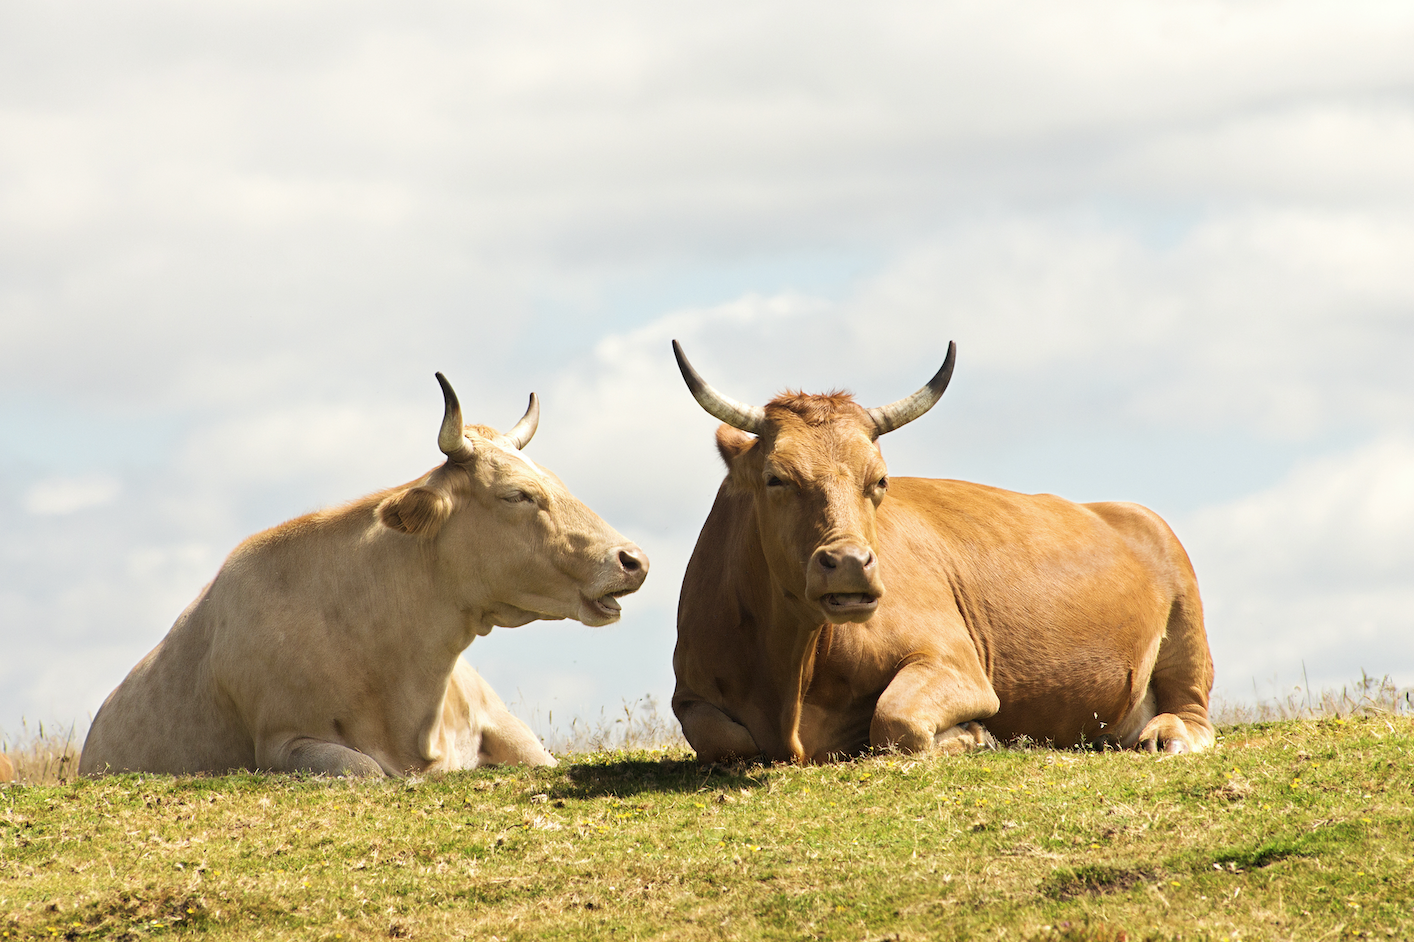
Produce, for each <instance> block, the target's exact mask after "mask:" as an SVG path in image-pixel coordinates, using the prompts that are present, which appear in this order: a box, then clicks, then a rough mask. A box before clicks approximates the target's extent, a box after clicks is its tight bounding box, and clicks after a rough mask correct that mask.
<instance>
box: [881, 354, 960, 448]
mask: <svg viewBox="0 0 1414 942" xmlns="http://www.w3.org/2000/svg"><path fill="white" fill-rule="evenodd" d="M956 359H957V344H955V343H953V342H952V341H951V340H949V341H948V355H947V357H946V358H944V360H943V365H942V366H941V367H939V368H938V372H936V373H934V374H933V378H932V379H930V380H928V385H926V386H924V387H923V388H922V389H920V390H918V392H916V393H914V394H913V395H911V396H905V397H904V398H902V399H900V400H899V401H898V402H891V403H889V404H888V405H886V406H878V407H876V408H873V409H868V410H865V411H867V412H868V413H869V418H871V419H873V420H874V425H875V427H876V428H878V430H879V434H880V435H883V434H885V433H886V432H892V431H893V430H894V429H896V428H902V427H903V426H905V425H907V424H908V423H909V422H912V421H913V420H914V419H916V418H918V417H919V416H920V415H922V414H923V413H925V412H927V411H928V410H929V409H931V408H933V406H935V405H937V403H938V400H939V399H941V398H942V397H943V390H945V389H947V388H948V380H950V379H952V368H953V362H954V361H955V360H956Z"/></svg>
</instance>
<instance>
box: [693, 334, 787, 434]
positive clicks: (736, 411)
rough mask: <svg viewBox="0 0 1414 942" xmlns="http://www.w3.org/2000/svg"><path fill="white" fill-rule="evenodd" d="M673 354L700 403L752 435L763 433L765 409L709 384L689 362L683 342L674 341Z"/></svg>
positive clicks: (713, 413) (723, 419) (709, 410)
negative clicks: (739, 399)
mask: <svg viewBox="0 0 1414 942" xmlns="http://www.w3.org/2000/svg"><path fill="white" fill-rule="evenodd" d="M673 356H675V357H677V361H678V369H679V370H680V371H681V372H682V378H683V380H684V381H685V382H686V383H687V388H688V389H689V390H690V391H691V392H692V397H693V398H694V399H696V400H697V404H698V405H700V406H701V407H702V408H704V409H706V410H707V412H708V413H709V414H711V415H714V416H716V417H717V418H719V419H721V420H722V421H723V422H725V423H727V424H728V425H730V426H732V427H734V428H739V429H741V430H742V431H743V432H750V433H751V434H752V435H760V434H761V426H762V423H764V422H765V421H766V410H765V409H762V408H761V407H760V406H748V405H743V404H742V403H740V402H737V401H736V400H735V399H732V398H730V397H728V396H724V395H722V394H721V393H719V392H717V390H715V389H713V388H712V387H711V386H708V385H707V381H706V380H704V379H703V378H702V377H701V376H699V375H698V373H697V371H696V370H694V369H693V368H692V364H691V363H689V362H687V355H686V354H684V353H683V352H682V344H680V343H678V342H677V341H676V340H674V341H673Z"/></svg>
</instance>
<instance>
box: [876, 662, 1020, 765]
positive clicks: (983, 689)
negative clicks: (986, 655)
mask: <svg viewBox="0 0 1414 942" xmlns="http://www.w3.org/2000/svg"><path fill="white" fill-rule="evenodd" d="M966 668H967V665H963V666H962V668H958V667H953V666H949V665H946V664H940V663H938V662H937V661H935V660H933V659H931V658H918V659H915V660H912V661H910V662H908V663H906V664H905V665H904V666H903V668H902V669H901V670H899V672H898V673H897V674H895V675H894V679H893V680H892V681H891V682H890V683H889V685H888V687H886V688H884V692H883V693H882V694H880V695H879V702H878V704H877V705H876V706H875V707H874V719H873V721H872V722H871V723H870V724H869V744H870V745H871V746H874V747H876V748H883V749H889V748H893V749H900V750H902V751H904V752H941V753H948V754H954V753H960V752H965V751H968V750H971V749H981V748H990V747H994V746H996V744H997V741H996V740H995V739H994V738H993V737H992V734H991V733H989V732H988V731H987V729H986V727H984V726H983V725H982V724H981V723H980V722H979V720H983V719H986V718H987V717H989V716H992V715H993V714H995V713H996V712H997V710H999V709H1000V708H1001V701H1000V700H998V699H997V695H996V693H995V692H994V691H993V690H992V685H991V684H989V683H987V680H986V678H985V677H983V676H982V674H981V670H980V669H978V670H977V671H975V672H973V671H969V670H967V669H966Z"/></svg>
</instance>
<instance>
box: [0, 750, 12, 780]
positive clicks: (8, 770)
mask: <svg viewBox="0 0 1414 942" xmlns="http://www.w3.org/2000/svg"><path fill="white" fill-rule="evenodd" d="M14 780H15V767H14V765H12V764H11V763H10V757H9V756H7V755H5V753H3V752H0V782H13V781H14Z"/></svg>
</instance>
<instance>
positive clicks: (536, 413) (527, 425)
mask: <svg viewBox="0 0 1414 942" xmlns="http://www.w3.org/2000/svg"><path fill="white" fill-rule="evenodd" d="M539 425H540V400H539V399H537V398H536V397H535V393H531V394H530V405H528V406H526V407H525V415H523V416H521V417H520V421H519V422H517V423H516V424H515V428H513V429H511V430H510V431H509V432H507V433H506V438H507V439H508V440H509V441H510V443H511V444H512V445H514V446H516V448H517V449H521V448H524V447H525V446H526V445H529V444H530V440H531V439H532V438H534V437H535V429H536V427H537V426H539Z"/></svg>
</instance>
